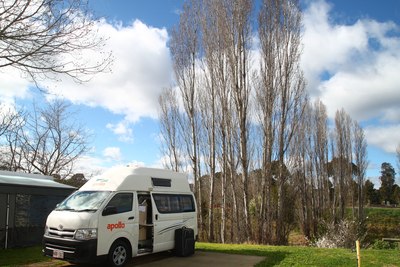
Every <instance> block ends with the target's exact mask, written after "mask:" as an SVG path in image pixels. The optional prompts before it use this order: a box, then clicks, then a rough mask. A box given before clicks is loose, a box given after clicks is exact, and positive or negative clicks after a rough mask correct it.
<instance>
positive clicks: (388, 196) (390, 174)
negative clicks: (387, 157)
mask: <svg viewBox="0 0 400 267" xmlns="http://www.w3.org/2000/svg"><path fill="white" fill-rule="evenodd" d="M395 176H396V172H395V171H394V168H393V167H392V164H390V163H387V162H384V163H382V165H381V176H380V177H379V179H380V180H381V187H380V189H379V192H380V195H381V200H382V201H385V202H387V201H389V202H393V189H394V187H393V186H394V184H395Z"/></svg>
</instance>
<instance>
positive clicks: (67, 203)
mask: <svg viewBox="0 0 400 267" xmlns="http://www.w3.org/2000/svg"><path fill="white" fill-rule="evenodd" d="M110 193H111V192H110V191H76V192H75V193H73V194H72V195H70V196H69V197H68V198H66V199H65V200H64V201H63V202H61V203H60V205H58V207H57V208H56V210H70V211H93V212H94V211H96V210H97V209H98V208H99V207H100V206H101V203H103V202H104V200H105V199H106V198H107V197H108V195H110Z"/></svg>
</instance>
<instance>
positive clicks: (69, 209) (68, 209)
mask: <svg viewBox="0 0 400 267" xmlns="http://www.w3.org/2000/svg"><path fill="white" fill-rule="evenodd" d="M56 210H67V211H75V209H71V208H58V209H56Z"/></svg>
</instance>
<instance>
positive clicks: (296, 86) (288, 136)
mask: <svg viewBox="0 0 400 267" xmlns="http://www.w3.org/2000/svg"><path fill="white" fill-rule="evenodd" d="M260 21H263V22H265V23H262V22H260V25H259V27H260V28H261V31H264V32H265V33H264V34H263V38H265V40H262V41H261V42H262V43H263V44H264V42H265V45H263V46H267V47H268V48H267V49H268V51H266V52H264V53H266V54H267V55H269V56H268V57H263V59H264V58H265V59H266V60H267V61H266V62H265V63H263V64H268V65H269V66H268V67H266V68H267V69H269V70H271V72H270V73H267V75H275V76H274V77H273V78H269V79H270V80H272V82H273V84H274V85H275V88H276V89H274V90H276V93H274V95H275V104H274V106H275V108H276V110H275V112H276V113H275V114H274V116H276V117H275V118H276V120H277V121H276V131H277V133H276V134H277V135H276V142H277V144H276V145H277V147H276V148H277V160H278V163H279V166H278V167H279V170H278V177H277V184H278V189H277V190H278V207H277V209H278V212H277V221H276V242H277V243H278V244H284V243H286V242H287V230H288V229H287V228H286V226H285V220H284V214H285V209H286V206H285V204H284V196H285V186H286V183H287V181H288V179H289V177H287V173H286V171H285V169H286V166H285V159H286V158H287V157H288V155H287V150H288V147H289V145H290V142H291V141H292V138H293V135H294V133H295V132H296V130H297V126H298V123H299V122H300V121H301V116H302V113H303V110H304V107H305V103H306V101H305V100H306V98H307V94H306V92H305V89H304V88H305V81H304V76H303V73H302V71H301V69H300V55H301V42H300V41H301V11H300V6H299V3H298V1H296V0H293V1H283V0H279V1H269V0H265V1H263V6H262V8H261V11H260ZM268 23H270V25H267V24H268ZM268 85H269V86H271V85H272V84H271V82H270V83H269V84H268ZM264 90H271V89H270V88H269V87H268V88H265V89H264Z"/></svg>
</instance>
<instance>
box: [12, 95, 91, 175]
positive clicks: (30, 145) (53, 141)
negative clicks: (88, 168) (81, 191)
mask: <svg viewBox="0 0 400 267" xmlns="http://www.w3.org/2000/svg"><path fill="white" fill-rule="evenodd" d="M68 108H69V104H67V103H65V102H62V101H59V100H56V101H54V102H51V103H49V104H48V106H47V107H45V108H38V107H36V106H35V107H34V110H33V113H32V114H31V115H30V116H28V117H27V120H26V122H25V125H24V126H23V128H22V130H21V131H20V132H19V135H18V137H17V138H18V146H19V148H20V150H21V156H22V160H21V166H20V169H23V170H24V171H26V172H30V173H33V172H39V173H41V174H44V175H54V174H58V175H60V176H61V177H67V176H69V175H70V174H72V171H73V164H74V163H75V162H76V160H77V159H78V158H79V157H80V156H81V155H83V154H84V153H86V152H87V151H88V148H89V147H88V145H87V144H88V134H87V132H86V131H85V129H84V128H83V127H82V126H81V125H79V124H77V123H76V122H75V121H74V120H73V118H74V114H73V113H72V112H70V111H69V110H68Z"/></svg>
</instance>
